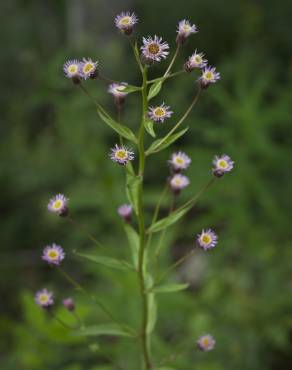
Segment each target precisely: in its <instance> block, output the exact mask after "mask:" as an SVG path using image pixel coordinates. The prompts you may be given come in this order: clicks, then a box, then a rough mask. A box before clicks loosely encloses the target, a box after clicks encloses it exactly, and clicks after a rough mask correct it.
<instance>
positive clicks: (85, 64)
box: [79, 58, 98, 80]
mask: <svg viewBox="0 0 292 370" xmlns="http://www.w3.org/2000/svg"><path fill="white" fill-rule="evenodd" d="M97 66H98V62H97V61H96V62H94V61H93V60H92V59H91V58H87V59H86V58H83V60H82V62H81V63H80V64H79V73H80V76H81V77H82V78H83V79H84V80H87V79H88V78H95V77H96V75H97Z"/></svg>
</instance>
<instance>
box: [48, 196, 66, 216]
mask: <svg viewBox="0 0 292 370" xmlns="http://www.w3.org/2000/svg"><path fill="white" fill-rule="evenodd" d="M48 210H49V211H50V212H53V213H57V214H58V215H59V216H67V214H68V212H69V210H68V199H67V198H66V197H65V196H64V195H63V194H57V195H55V196H54V197H53V198H51V199H50V201H49V204H48Z"/></svg>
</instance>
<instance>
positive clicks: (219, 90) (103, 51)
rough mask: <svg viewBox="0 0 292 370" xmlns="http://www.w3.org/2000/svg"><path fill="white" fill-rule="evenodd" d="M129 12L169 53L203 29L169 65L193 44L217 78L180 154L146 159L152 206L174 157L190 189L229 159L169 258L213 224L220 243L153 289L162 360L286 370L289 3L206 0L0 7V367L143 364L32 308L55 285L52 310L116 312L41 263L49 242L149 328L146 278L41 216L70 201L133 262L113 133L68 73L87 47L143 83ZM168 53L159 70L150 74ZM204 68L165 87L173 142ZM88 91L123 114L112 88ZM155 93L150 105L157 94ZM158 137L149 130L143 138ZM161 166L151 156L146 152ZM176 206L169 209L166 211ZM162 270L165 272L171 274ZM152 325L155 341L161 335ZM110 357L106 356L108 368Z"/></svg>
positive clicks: (97, 317)
mask: <svg viewBox="0 0 292 370" xmlns="http://www.w3.org/2000/svg"><path fill="white" fill-rule="evenodd" d="M128 9H129V10H133V11H135V12H136V13H137V14H138V17H139V19H140V21H139V24H138V26H137V32H136V36H137V39H138V40H139V42H141V37H142V36H143V35H148V34H149V35H154V34H157V35H161V36H162V37H163V38H164V39H165V40H166V41H168V42H169V43H170V45H171V47H172V49H173V48H174V47H175V28H176V25H177V23H178V21H179V20H181V19H183V18H188V19H190V20H191V21H192V22H194V23H195V24H196V25H197V26H198V28H199V33H198V34H196V35H194V36H192V38H191V39H190V40H189V42H188V43H187V45H185V47H184V48H183V50H182V52H181V54H180V57H179V59H178V61H177V63H176V66H175V68H174V70H178V69H180V68H181V65H182V64H183V62H184V61H185V60H186V58H187V56H189V55H190V54H191V53H192V52H193V51H194V50H195V49H196V48H197V49H198V50H200V51H204V52H205V53H206V55H207V58H208V60H209V62H210V63H211V65H216V66H217V68H218V70H219V71H220V72H221V76H222V80H221V81H220V82H219V83H218V84H216V85H215V86H212V87H211V88H210V89H208V90H207V91H206V93H204V94H203V96H202V98H201V99H200V101H199V103H198V105H197V106H196V108H195V109H194V111H193V112H192V114H191V115H190V116H189V118H188V120H187V122H186V124H187V125H188V126H190V131H189V134H188V135H186V137H185V138H183V139H180V140H179V141H178V142H177V143H176V144H175V148H171V149H170V148H168V149H167V150H165V151H163V152H161V153H160V154H159V155H157V156H156V159H155V158H154V157H152V158H151V157H150V160H149V162H148V164H147V169H146V186H147V193H146V211H147V215H148V217H149V215H151V210H152V208H153V207H154V205H155V203H156V202H157V199H158V196H159V192H160V191H161V189H162V187H163V184H164V181H165V178H166V177H167V176H168V170H167V166H166V160H167V159H168V157H169V155H170V153H171V152H172V151H173V150H174V149H176V150H183V151H185V152H186V153H187V154H188V155H189V156H191V157H192V159H193V161H192V165H191V168H190V169H189V170H188V176H189V177H190V179H191V186H190V187H189V188H188V189H187V190H186V191H185V192H184V193H183V195H182V198H183V199H187V198H188V197H189V196H190V195H191V194H194V193H195V192H196V191H198V190H199V189H200V188H201V186H202V185H204V184H205V183H206V182H207V181H208V179H209V176H210V173H209V172H210V166H211V160H212V157H213V155H214V154H216V153H222V152H223V153H225V152H226V153H228V154H229V155H230V156H231V157H232V158H233V159H234V161H235V163H236V167H235V170H234V172H233V173H232V174H230V175H228V176H226V177H225V178H224V179H222V180H220V181H219V183H218V184H216V186H214V187H213V188H212V189H210V191H208V194H206V195H204V197H203V198H202V199H201V201H200V202H199V205H198V206H197V207H196V208H195V209H194V210H193V211H192V212H191V213H189V214H188V216H187V217H186V218H185V219H184V221H183V222H182V223H179V224H178V225H177V226H175V227H173V228H172V229H171V230H170V231H169V232H168V233H167V242H168V243H167V245H168V247H166V246H165V248H164V258H163V263H164V265H165V266H166V265H168V264H169V263H171V262H172V261H174V260H175V259H177V258H179V257H180V256H181V255H183V254H184V253H186V252H187V251H188V250H190V248H192V247H193V246H194V237H195V235H196V234H197V233H198V231H200V229H201V228H203V227H206V226H207V227H208V226H211V227H213V228H214V229H215V230H217V231H218V233H219V239H220V242H219V244H218V248H216V249H215V250H214V251H213V252H212V253H208V254H204V253H199V252H197V253H196V254H195V257H194V258H193V259H192V260H190V261H188V262H187V263H185V264H184V265H183V266H182V267H181V268H180V269H179V270H178V271H177V272H176V275H175V276H174V277H172V278H171V279H172V280H173V281H189V282H190V283H191V287H190V289H188V290H187V291H186V292H184V293H176V294H170V295H161V296H160V297H159V298H158V302H159V309H160V311H159V315H158V321H157V331H156V334H155V337H154V342H153V347H154V349H153V356H154V357H155V358H156V359H161V358H162V357H164V356H169V354H171V353H172V352H174V351H175V349H177V348H184V349H185V353H184V354H183V355H182V356H180V357H178V358H177V360H176V361H175V363H173V364H170V365H171V366H173V367H174V368H178V369H187V368H188V369H200V370H223V369H224V370H226V369H227V370H229V369H230V370H231V369H236V370H246V369H249V370H288V369H291V362H292V335H291V334H292V294H291V293H292V292H291V287H292V280H291V272H292V269H291V258H292V248H291V247H292V245H291V239H292V228H291V216H292V215H291V213H292V212H291V206H292V200H291V186H292V177H291V154H292V147H291V144H292V140H291V134H292V126H291V117H292V104H291V103H292V89H291V77H292V59H291V15H292V5H291V2H290V1H289V0H282V1H277V2H275V1H272V0H265V1H261V0H259V1H252V0H241V1H240V0H235V1H234V0H224V1H223V0H197V1H181V2H176V1H169V0H168V1H167V0H148V1H117V0H116V1H107V0H103V1H98V0H96V1H93V0H91V1H89V0H83V1H82V0H72V1H69V0H68V1H61V0H58V1H57V0H55V1H53V0H51V1H33V0H22V1H21V0H10V1H9V2H8V1H2V2H1V4H0V14H1V28H2V32H1V33H0V39H1V44H2V52H1V55H0V65H1V68H0V75H1V81H2V82H1V91H0V94H1V95H0V99H1V135H0V137H1V146H0V150H1V158H2V160H1V171H0V175H1V182H0V184H1V185H0V186H1V194H2V197H1V216H2V221H1V239H2V241H1V259H0V264H1V302H0V312H1V317H0V333H1V340H0V352H1V358H0V367H1V369H3V370H12V369H13V370H54V369H58V370H85V369H86V370H108V369H116V368H117V367H116V366H114V365H113V364H112V363H111V361H113V362H114V363H119V364H120V365H121V366H122V367H123V368H125V369H129V370H131V369H133V370H137V369H138V368H140V367H139V354H138V351H137V348H138V347H137V345H136V343H135V342H132V341H131V340H127V339H125V340H123V339H122V340H120V339H116V338H91V339H90V340H85V339H84V338H79V337H72V336H71V335H70V333H69V332H68V331H66V330H65V329H63V328H62V327H61V326H60V325H59V324H58V323H56V322H55V321H52V320H51V319H50V318H48V316H47V315H45V314H44V312H43V311H42V310H41V309H39V307H36V305H35V303H34V301H33V296H34V293H35V291H36V290H37V289H39V288H42V287H48V288H49V289H53V290H54V292H55V294H56V297H57V306H58V308H57V309H56V310H57V314H58V315H59V316H60V317H62V318H63V319H64V320H65V321H67V322H69V323H70V322H73V319H72V318H71V317H70V315H69V314H68V313H66V312H65V311H64V310H63V309H62V308H61V307H60V305H59V303H60V301H61V299H62V298H63V297H65V296H68V295H71V296H72V297H74V299H76V301H77V312H78V313H79V315H80V316H82V318H83V319H84V320H85V321H86V323H88V324H93V323H102V322H106V319H105V317H104V316H103V315H102V313H101V312H100V311H98V309H96V307H91V306H90V305H88V302H87V301H86V300H85V299H84V298H82V296H80V295H79V294H77V293H76V292H74V290H72V287H71V286H70V285H69V284H68V283H66V281H64V279H63V278H62V276H60V275H58V272H57V271H56V270H52V269H50V268H48V267H47V266H46V265H45V264H44V263H43V262H42V261H41V260H40V254H41V251H42V248H43V246H44V245H46V244H49V243H52V242H56V243H58V244H60V245H62V246H63V247H64V249H65V250H66V253H67V256H68V258H67V259H66V262H65V264H64V268H65V269H66V271H68V272H70V273H71V274H72V275H73V276H74V277H75V278H76V279H77V280H78V281H81V282H83V283H84V284H85V285H86V286H87V287H89V289H91V290H92V291H95V292H98V296H99V298H100V299H101V300H103V301H104V302H105V303H106V304H107V305H108V306H110V307H111V308H112V310H113V311H114V312H115V314H116V315H117V316H118V317H119V318H120V319H121V320H124V321H126V322H128V323H133V324H134V325H135V324H137V322H138V320H139V310H140V305H139V299H138V296H137V286H136V278H135V277H133V275H132V274H131V273H130V274H127V273H120V272H117V271H114V270H107V269H105V268H103V267H99V266H98V265H95V264H93V263H88V262H86V261H83V260H81V261H80V260H76V258H74V256H72V253H71V251H72V250H73V249H75V248H77V247H78V248H80V249H84V250H85V249H86V250H91V251H95V247H94V246H92V245H91V244H90V241H88V240H87V239H86V237H85V236H84V234H82V233H81V232H80V231H78V230H77V229H74V228H73V227H72V225H70V224H67V223H66V222H65V221H64V220H60V219H59V218H58V217H54V215H50V214H48V212H47V211H46V204H47V202H48V199H49V197H50V196H52V195H53V194H55V193H57V192H61V193H64V194H66V196H68V197H69V198H70V201H71V202H70V209H71V211H72V214H73V215H74V217H75V219H77V220H78V222H80V223H81V224H84V225H86V226H87V228H88V229H89V230H90V231H91V232H92V233H93V234H94V235H96V236H97V238H98V239H99V240H100V241H101V242H102V243H103V244H105V245H106V246H107V254H108V255H109V256H111V255H112V256H115V257H119V256H123V257H125V258H127V256H128V246H127V241H126V238H125V236H124V234H123V227H122V223H121V221H120V220H119V219H118V217H117V216H116V208H117V207H118V206H119V205H120V204H121V203H124V202H126V195H125V192H124V190H123V189H124V176H123V172H122V169H121V168H120V167H118V166H116V165H115V164H113V163H112V162H111V161H109V160H108V151H109V148H110V147H111V146H112V145H113V144H114V143H115V142H116V140H117V138H116V136H115V135H114V134H113V133H112V132H111V131H110V130H109V129H108V128H107V127H105V125H104V124H103V123H102V122H101V121H100V119H99V117H98V116H97V114H96V111H95V109H94V107H93V106H92V105H91V102H90V101H89V100H88V99H87V98H86V96H84V95H82V94H81V91H79V89H78V88H77V87H75V86H73V85H72V84H71V83H70V81H69V80H67V79H66V78H64V76H63V74H62V65H63V62H64V61H65V60H66V59H70V58H75V57H76V58H81V57H82V56H91V57H92V58H94V59H98V60H99V61H100V65H101V69H102V70H103V72H104V73H105V74H106V75H108V76H109V77H111V78H113V79H116V80H121V81H127V82H129V83H131V84H138V83H139V81H140V80H139V78H140V77H139V71H138V69H137V67H136V65H135V62H134V58H133V56H132V55H131V51H130V47H129V45H128V43H127V40H126V38H124V37H123V36H122V35H120V34H118V32H117V31H116V30H115V28H114V26H113V19H114V16H115V15H116V14H117V13H119V12H120V11H123V10H128ZM166 65H167V62H165V63H161V64H160V65H157V66H155V67H153V69H152V71H151V73H152V76H153V78H155V77H158V76H159V75H160V74H161V73H162V72H163V71H164V69H165V67H166ZM195 80H196V76H195V74H194V75H188V76H180V77H179V78H178V79H177V80H170V81H168V82H167V83H165V86H164V88H163V90H162V93H161V95H160V96H159V97H158V98H157V99H156V100H155V102H157V103H160V102H161V101H165V102H166V103H167V104H169V105H171V107H172V108H173V110H174V112H175V114H174V116H173V118H172V119H171V120H169V121H167V123H165V124H164V125H161V126H159V127H157V133H158V135H163V133H165V132H167V130H168V129H169V128H170V127H172V125H173V124H174V123H175V120H176V119H177V118H178V117H180V115H181V114H182V113H183V112H184V110H185V109H186V107H187V106H188V104H189V102H190V100H191V99H192V96H193V95H194V93H195ZM88 86H89V89H90V90H91V91H92V93H94V95H95V96H96V97H98V99H99V100H100V101H101V102H102V103H103V104H104V105H105V106H106V107H107V108H108V109H111V110H112V111H113V112H114V107H113V103H112V99H111V98H110V97H109V96H108V94H107V92H106V88H107V86H106V85H105V84H104V83H102V82H100V81H99V82H96V81H94V82H92V81H90V82H88ZM153 102H154V101H153ZM139 109H140V101H139V99H138V97H136V96H134V95H133V94H132V95H130V96H129V97H128V99H127V103H126V110H125V113H124V122H126V123H127V125H129V127H131V128H133V129H134V128H135V127H137V122H138V114H139ZM149 142H150V140H149ZM151 160H152V161H151ZM163 207H164V211H166V210H167V207H168V204H167V202H166V203H165V204H164V205H163ZM171 279H170V280H171ZM206 332H210V333H212V334H213V335H214V336H215V337H216V340H217V346H216V349H215V350H214V351H213V352H212V353H208V354H202V353H198V352H197V351H195V340H196V338H197V337H198V336H199V335H201V334H203V333H206ZM157 333H158V334H159V335H157ZM110 359H111V360H110Z"/></svg>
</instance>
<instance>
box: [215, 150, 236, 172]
mask: <svg viewBox="0 0 292 370" xmlns="http://www.w3.org/2000/svg"><path fill="white" fill-rule="evenodd" d="M213 165H214V167H213V174H214V175H215V176H217V177H221V176H223V175H224V173H226V172H230V171H231V170H232V169H233V166H234V162H233V161H232V160H231V158H230V157H229V156H228V155H226V154H223V155H216V156H215V157H214V159H213Z"/></svg>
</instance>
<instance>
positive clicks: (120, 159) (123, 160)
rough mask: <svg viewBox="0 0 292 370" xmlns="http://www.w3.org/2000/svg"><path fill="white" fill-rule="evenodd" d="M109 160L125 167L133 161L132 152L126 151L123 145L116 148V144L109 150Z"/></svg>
mask: <svg viewBox="0 0 292 370" xmlns="http://www.w3.org/2000/svg"><path fill="white" fill-rule="evenodd" d="M110 158H111V159H112V160H113V161H114V162H117V163H119V164H122V165H125V164H127V163H128V162H129V161H132V160H133V159H134V152H131V151H130V150H128V148H127V147H126V146H124V145H122V146H118V144H116V145H115V147H114V148H112V149H111V153H110Z"/></svg>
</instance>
